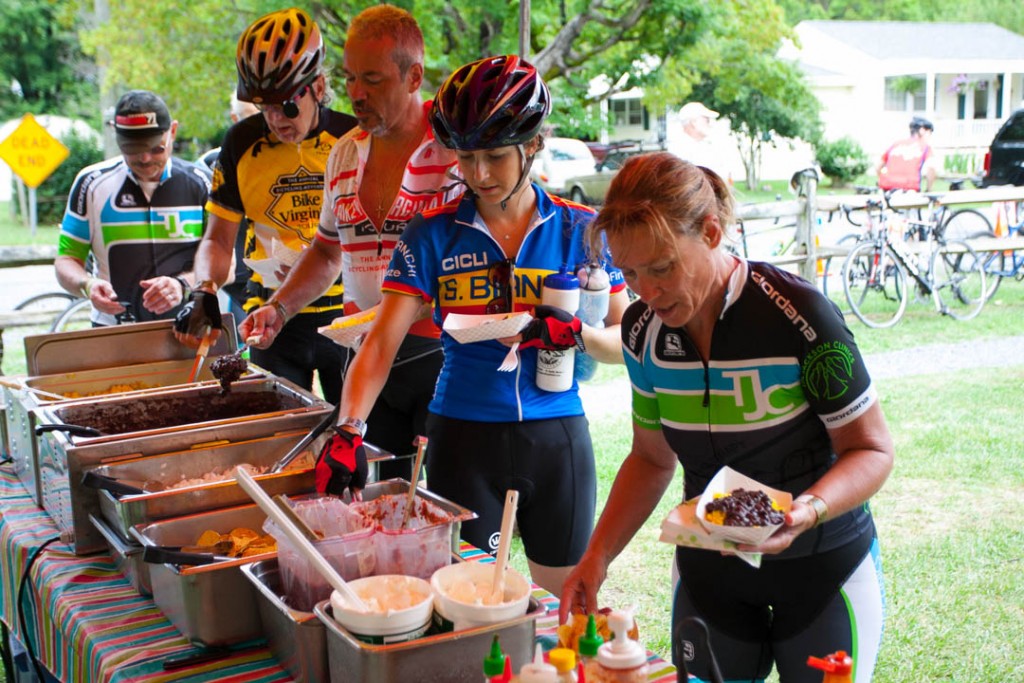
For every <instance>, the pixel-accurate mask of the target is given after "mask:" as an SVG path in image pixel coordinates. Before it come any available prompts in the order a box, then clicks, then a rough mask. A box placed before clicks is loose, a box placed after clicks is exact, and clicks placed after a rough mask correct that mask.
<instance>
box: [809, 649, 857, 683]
mask: <svg viewBox="0 0 1024 683" xmlns="http://www.w3.org/2000/svg"><path fill="white" fill-rule="evenodd" d="M807 666H809V667H811V668H814V669H821V670H822V671H824V672H825V678H823V679H822V680H821V683H853V659H851V658H850V655H848V654H846V652H844V651H843V650H839V651H838V652H834V653H832V654H830V655H827V656H826V657H825V658H824V659H822V658H820V657H808V658H807Z"/></svg>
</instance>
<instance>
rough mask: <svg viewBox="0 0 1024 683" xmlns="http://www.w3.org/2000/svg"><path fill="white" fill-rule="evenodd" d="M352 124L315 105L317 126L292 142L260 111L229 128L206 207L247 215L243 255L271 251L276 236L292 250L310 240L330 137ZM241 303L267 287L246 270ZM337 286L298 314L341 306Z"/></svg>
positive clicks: (260, 297) (232, 217)
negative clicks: (279, 135) (276, 132)
mask: <svg viewBox="0 0 1024 683" xmlns="http://www.w3.org/2000/svg"><path fill="white" fill-rule="evenodd" d="M353 126H355V119H354V118H353V117H351V116H349V115H348V114H342V113H339V112H336V111H333V110H330V109H327V108H326V107H321V108H320V122H319V126H318V127H317V129H316V130H314V131H312V132H311V133H310V134H309V136H308V137H307V138H306V139H305V140H303V141H302V142H300V143H298V144H292V143H286V142H281V141H280V140H278V139H277V136H276V135H274V134H273V133H271V132H270V131H269V129H268V128H267V126H266V123H265V122H264V120H263V117H262V116H250V117H248V118H246V119H243V120H241V121H239V122H238V123H236V124H234V125H233V126H231V128H229V129H228V132H227V134H226V135H225V136H224V144H223V145H221V150H220V155H219V156H218V158H217V161H216V163H215V164H214V167H213V190H212V191H211V193H210V201H209V202H208V203H207V205H206V208H207V210H208V211H209V212H210V213H212V214H214V215H216V216H220V217H221V218H224V219H225V220H229V221H237V222H240V221H241V220H242V218H248V219H249V227H248V235H247V240H246V256H248V257H249V258H252V259H256V260H262V259H267V258H270V257H271V256H273V240H275V239H277V240H280V241H281V242H282V244H283V245H284V246H285V247H288V248H289V249H292V250H293V251H301V250H302V249H304V248H306V247H307V246H309V245H310V244H311V243H312V241H313V238H314V237H315V235H316V230H317V224H318V223H319V220H320V204H321V201H322V199H323V192H324V169H325V168H326V166H327V158H328V155H329V154H330V153H331V148H332V147H333V146H334V143H335V142H336V141H337V140H338V139H339V138H340V137H341V136H342V135H344V134H345V133H346V132H347V131H348V130H350V129H351V128H352V127H353ZM248 292H249V294H250V299H249V301H247V302H246V309H247V310H251V308H252V307H254V306H256V305H259V304H261V303H263V302H264V301H266V300H267V299H268V298H269V297H270V294H271V290H270V289H268V288H267V287H265V286H264V285H263V278H262V277H261V276H260V274H259V273H257V272H253V274H252V276H251V277H250V280H249V286H248ZM341 294H342V284H341V281H340V278H339V281H337V282H335V283H334V284H333V285H332V286H331V287H330V289H328V290H327V292H326V293H325V294H324V296H322V297H320V298H319V299H317V300H316V301H314V302H312V303H311V304H310V305H309V306H307V307H306V308H303V309H302V311H301V312H302V313H314V312H319V311H327V310H334V309H340V308H341V306H342V298H341Z"/></svg>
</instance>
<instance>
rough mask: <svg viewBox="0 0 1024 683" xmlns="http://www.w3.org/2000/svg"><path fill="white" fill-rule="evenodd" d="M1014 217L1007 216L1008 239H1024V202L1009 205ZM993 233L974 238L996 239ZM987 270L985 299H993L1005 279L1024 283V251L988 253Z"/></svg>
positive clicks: (986, 257) (986, 259) (981, 234)
mask: <svg viewBox="0 0 1024 683" xmlns="http://www.w3.org/2000/svg"><path fill="white" fill-rule="evenodd" d="M1009 206H1010V209H1011V210H1012V212H1013V214H1014V215H1012V216H1007V218H1008V223H1009V225H1008V226H1007V232H1006V236H1007V237H1024V202H1016V203H1011V204H1009ZM995 236H996V235H995V233H993V232H987V233H986V232H982V233H979V234H976V235H972V237H975V238H977V237H995ZM982 258H983V266H984V268H985V277H986V278H987V279H986V290H985V298H986V299H991V298H992V297H993V296H995V293H996V290H997V289H999V284H1000V283H1001V282H1002V281H1003V278H1014V279H1015V280H1017V282H1021V281H1024V250H1021V249H1009V250H1004V251H988V252H985V253H984V255H983V256H982Z"/></svg>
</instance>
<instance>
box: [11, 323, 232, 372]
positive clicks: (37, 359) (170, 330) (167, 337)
mask: <svg viewBox="0 0 1024 683" xmlns="http://www.w3.org/2000/svg"><path fill="white" fill-rule="evenodd" d="M237 348H238V339H237V336H236V333H235V323H234V317H233V316H232V315H231V314H224V325H223V330H222V334H221V335H220V336H219V337H218V338H217V343H216V344H214V345H213V346H212V347H211V348H210V355H211V356H213V355H218V356H219V355H221V354H225V353H231V352H233V351H234V350H235V349H237ZM195 355H196V352H195V349H190V348H189V347H187V346H185V345H184V344H181V343H180V342H179V341H178V340H177V339H175V337H174V321H173V320H154V321H152V322H147V323H133V324H131V325H112V326H110V327H95V328H91V329H87V330H76V331H74V332H57V333H53V334H40V335H34V336H31V337H25V363H26V367H27V370H28V374H29V375H30V376H35V375H56V374H60V373H65V372H77V371H81V370H94V369H97V368H113V367H118V366H124V365H137V364H139V363H151V362H153V361H161V360H190V359H192V358H194V357H195ZM186 377H187V375H186Z"/></svg>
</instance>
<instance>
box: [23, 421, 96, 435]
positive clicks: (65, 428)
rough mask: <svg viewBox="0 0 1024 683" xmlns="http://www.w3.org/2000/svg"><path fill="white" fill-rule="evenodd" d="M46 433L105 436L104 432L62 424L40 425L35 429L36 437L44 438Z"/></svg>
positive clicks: (48, 423) (83, 426) (92, 428)
mask: <svg viewBox="0 0 1024 683" xmlns="http://www.w3.org/2000/svg"><path fill="white" fill-rule="evenodd" d="M45 432H64V433H65V434H67V435H68V436H103V432H101V431H100V430H98V429H96V428H94V427H86V426H85V425H66V424H62V423H60V422H47V423H45V424H38V425H36V427H35V433H36V436H42V435H43V434H44V433H45Z"/></svg>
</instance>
